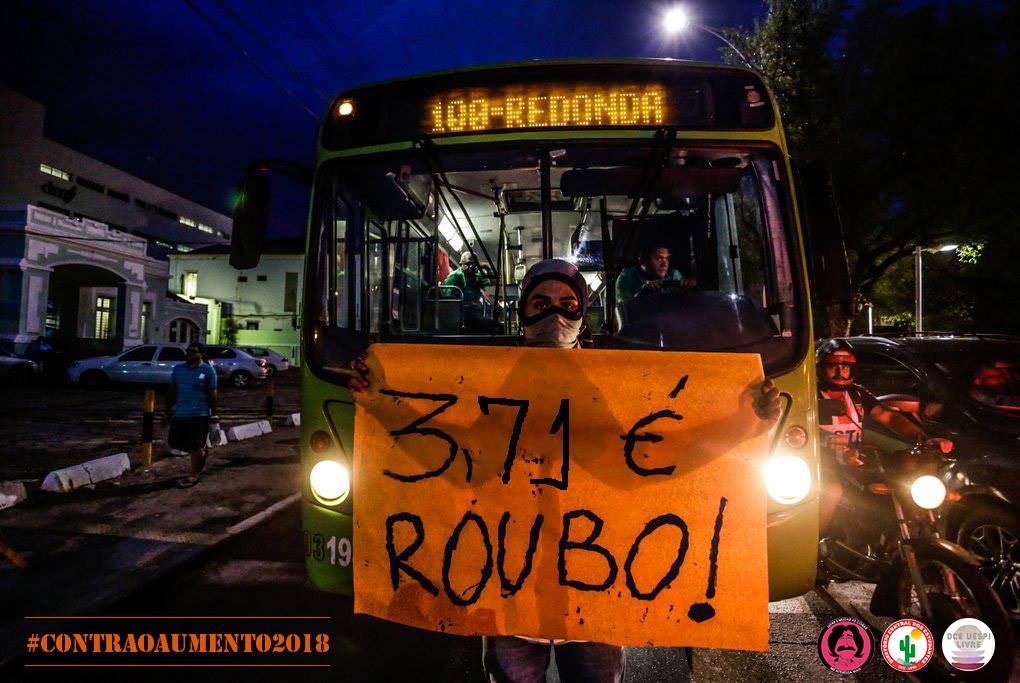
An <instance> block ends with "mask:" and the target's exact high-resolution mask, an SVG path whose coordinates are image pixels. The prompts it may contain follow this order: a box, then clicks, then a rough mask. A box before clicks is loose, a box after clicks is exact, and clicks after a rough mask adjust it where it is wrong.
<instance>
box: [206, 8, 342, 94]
mask: <svg viewBox="0 0 1020 683" xmlns="http://www.w3.org/2000/svg"><path fill="white" fill-rule="evenodd" d="M214 2H215V0H214ZM215 4H216V5H218V6H219V8H220V10H222V11H223V13H224V14H226V15H227V16H228V17H230V18H231V19H232V20H233V21H234V23H235V24H237V25H238V27H239V28H240V29H241V30H242V31H243V32H244V33H246V34H247V35H248V36H250V37H251V38H252V39H254V40H255V42H256V43H258V44H260V45H261V46H262V47H263V48H265V50H266V52H268V53H269V55H270V56H271V57H273V59H275V60H276V61H277V62H279V63H280V64H282V65H283V66H284V67H285V68H286V69H287V71H289V72H290V75H291V76H293V77H294V80H296V81H297V82H298V83H300V84H301V85H303V86H304V87H305V88H307V89H308V90H310V91H311V92H312V93H314V94H315V95H316V96H317V97H318V98H319V99H320V100H322V104H323V106H325V103H326V102H328V101H329V97H327V96H326V95H325V94H323V92H322V91H321V90H319V89H318V88H317V87H316V86H315V84H314V83H311V82H309V81H308V80H307V79H306V78H305V77H304V75H303V74H302V73H301V71H300V70H299V69H298V68H297V67H295V66H294V65H293V64H291V63H290V61H288V60H287V58H286V57H284V56H283V55H282V54H280V52H279V51H278V50H277V49H276V48H275V47H273V45H272V43H270V42H268V41H267V40H265V39H264V38H263V37H262V36H260V35H259V34H258V32H257V31H256V30H255V27H254V26H252V24H250V23H249V22H248V21H247V20H246V19H245V18H244V17H243V16H241V15H240V14H238V13H237V12H235V11H234V10H233V9H231V8H230V6H229V5H228V4H227V3H226V2H215Z"/></svg>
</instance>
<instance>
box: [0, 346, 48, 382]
mask: <svg viewBox="0 0 1020 683" xmlns="http://www.w3.org/2000/svg"><path fill="white" fill-rule="evenodd" d="M41 373H42V368H41V366H40V365H39V364H38V363H36V362H35V361H34V360H29V359H28V358H22V357H21V356H19V355H17V354H14V353H11V352H10V351H4V350H2V349H0V380H8V381H11V382H26V381H31V380H33V379H37V378H38V377H39V375H40V374H41Z"/></svg>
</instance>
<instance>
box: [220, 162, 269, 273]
mask: <svg viewBox="0 0 1020 683" xmlns="http://www.w3.org/2000/svg"><path fill="white" fill-rule="evenodd" d="M269 195H270V188H269V176H268V175H266V173H265V169H263V168H261V167H260V166H256V165H254V164H253V165H250V166H249V167H248V169H247V171H245V174H244V178H243V179H242V180H241V185H240V186H239V187H238V190H237V203H236V204H235V205H234V230H233V232H232V233H231V235H230V265H231V266H233V267H234V268H236V269H238V270H246V269H248V268H254V267H255V266H257V265H258V264H259V259H261V258H262V248H263V245H264V244H265V241H266V230H267V229H268V227H269Z"/></svg>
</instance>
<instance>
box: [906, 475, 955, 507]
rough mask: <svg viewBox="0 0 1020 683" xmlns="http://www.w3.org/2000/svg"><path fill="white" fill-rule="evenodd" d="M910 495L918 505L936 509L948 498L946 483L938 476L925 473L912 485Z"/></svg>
mask: <svg viewBox="0 0 1020 683" xmlns="http://www.w3.org/2000/svg"><path fill="white" fill-rule="evenodd" d="M910 497H911V498H913V499H914V502H915V503H917V504H918V506H920V507H923V508H924V509H926V510H934V509H935V508H937V507H938V506H939V505H942V501H944V500H945V499H946V485H945V484H943V483H942V480H941V479H939V478H938V477H934V476H932V475H930V474H925V475H923V476H920V477H918V478H917V479H915V480H914V483H913V484H911V485H910Z"/></svg>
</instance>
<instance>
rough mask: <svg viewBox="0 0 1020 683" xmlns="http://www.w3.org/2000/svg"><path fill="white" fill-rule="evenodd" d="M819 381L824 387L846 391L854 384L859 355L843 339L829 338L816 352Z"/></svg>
mask: <svg viewBox="0 0 1020 683" xmlns="http://www.w3.org/2000/svg"><path fill="white" fill-rule="evenodd" d="M815 361H816V363H817V365H818V382H819V384H820V385H821V387H822V388H823V389H828V390H834V391H846V390H847V389H849V388H850V387H851V386H853V384H854V370H855V369H856V367H857V357H856V356H855V355H854V352H853V351H852V350H851V348H850V345H849V344H848V343H847V342H845V341H844V340H842V339H827V340H826V341H824V342H823V343H822V344H821V345H820V346H819V347H818V350H817V351H816V352H815Z"/></svg>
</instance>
